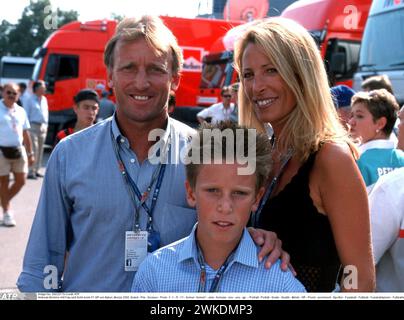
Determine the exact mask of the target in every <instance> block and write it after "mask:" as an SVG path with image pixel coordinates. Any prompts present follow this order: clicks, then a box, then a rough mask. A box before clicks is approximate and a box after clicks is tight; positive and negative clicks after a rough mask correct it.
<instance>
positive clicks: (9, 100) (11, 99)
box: [2, 85, 19, 106]
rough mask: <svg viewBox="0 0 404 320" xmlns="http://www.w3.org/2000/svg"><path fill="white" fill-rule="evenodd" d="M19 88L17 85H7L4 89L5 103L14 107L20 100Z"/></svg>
mask: <svg viewBox="0 0 404 320" xmlns="http://www.w3.org/2000/svg"><path fill="white" fill-rule="evenodd" d="M18 93H19V88H18V86H16V85H6V86H5V87H4V89H3V94H2V96H3V99H4V103H5V104H6V105H8V106H12V105H13V104H14V103H15V102H17V100H18Z"/></svg>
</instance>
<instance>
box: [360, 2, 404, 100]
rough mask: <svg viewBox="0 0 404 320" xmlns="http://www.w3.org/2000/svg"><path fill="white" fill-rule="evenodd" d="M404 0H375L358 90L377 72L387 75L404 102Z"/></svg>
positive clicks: (371, 9)
mask: <svg viewBox="0 0 404 320" xmlns="http://www.w3.org/2000/svg"><path fill="white" fill-rule="evenodd" d="M403 22H404V0H375V1H373V4H372V7H371V8H370V12H369V19H368V22H367V24H366V28H365V33H364V35H363V41H362V47H361V51H360V58H359V67H358V72H357V73H356V74H355V76H354V89H356V90H360V89H361V84H362V81H363V80H365V79H366V78H368V77H370V76H373V75H382V74H386V75H388V77H389V78H390V80H391V82H392V85H393V91H394V95H395V96H396V98H397V100H398V101H399V102H400V104H402V103H404V54H403V53H404V25H403Z"/></svg>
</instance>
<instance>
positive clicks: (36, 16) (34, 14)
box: [0, 0, 78, 56]
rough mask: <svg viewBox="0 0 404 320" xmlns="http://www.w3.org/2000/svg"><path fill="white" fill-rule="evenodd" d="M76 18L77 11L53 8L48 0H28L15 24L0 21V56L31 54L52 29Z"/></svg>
mask: <svg viewBox="0 0 404 320" xmlns="http://www.w3.org/2000/svg"><path fill="white" fill-rule="evenodd" d="M77 18H78V12H77V11H74V10H70V11H63V10H60V9H59V8H57V9H56V10H55V9H54V8H52V7H51V4H50V0H30V4H29V5H28V6H27V7H25V8H24V10H23V12H22V15H21V18H20V19H19V20H18V23H17V24H15V25H12V24H11V23H9V22H8V21H6V20H3V21H2V22H1V24H0V56H3V55H12V56H32V54H33V52H34V50H35V49H36V48H37V47H39V46H41V45H42V44H43V42H44V41H45V40H46V38H47V37H48V36H49V35H50V34H51V33H52V32H53V31H55V30H56V29H58V28H60V27H61V26H62V25H64V24H66V23H69V22H71V21H75V20H77Z"/></svg>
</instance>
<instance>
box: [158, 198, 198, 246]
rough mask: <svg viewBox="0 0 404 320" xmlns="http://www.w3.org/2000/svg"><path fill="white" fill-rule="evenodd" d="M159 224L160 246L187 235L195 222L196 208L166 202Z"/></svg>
mask: <svg viewBox="0 0 404 320" xmlns="http://www.w3.org/2000/svg"><path fill="white" fill-rule="evenodd" d="M163 210H164V213H163V218H162V219H161V225H160V226H159V230H160V235H161V246H165V245H167V244H169V243H172V242H174V241H177V240H180V239H182V238H184V237H187V236H188V235H189V234H190V233H191V231H192V227H193V226H194V225H195V223H196V219H197V218H196V217H197V216H196V210H195V209H191V208H186V207H180V206H176V205H173V204H169V203H166V204H165V205H164V209H163Z"/></svg>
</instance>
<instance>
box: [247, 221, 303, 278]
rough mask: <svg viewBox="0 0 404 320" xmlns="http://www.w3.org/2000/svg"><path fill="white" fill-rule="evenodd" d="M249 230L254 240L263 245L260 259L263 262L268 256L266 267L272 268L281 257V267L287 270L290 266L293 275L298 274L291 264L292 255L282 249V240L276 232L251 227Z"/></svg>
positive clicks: (259, 255) (259, 254)
mask: <svg viewBox="0 0 404 320" xmlns="http://www.w3.org/2000/svg"><path fill="white" fill-rule="evenodd" d="M248 231H249V233H250V235H251V237H252V239H253V240H254V242H255V243H256V244H257V245H259V246H261V250H260V252H259V253H258V260H259V261H260V262H261V261H263V259H264V258H265V257H266V261H265V268H267V269H269V268H271V266H272V265H273V264H274V263H275V262H276V261H277V260H278V259H281V269H282V270H283V271H287V270H288V268H289V269H290V271H292V273H293V275H295V276H296V272H295V270H294V269H293V267H292V265H291V264H290V256H289V254H288V253H287V252H286V251H284V250H282V241H281V240H280V239H278V236H277V235H276V233H275V232H272V231H267V230H263V229H255V228H251V227H250V228H248Z"/></svg>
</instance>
